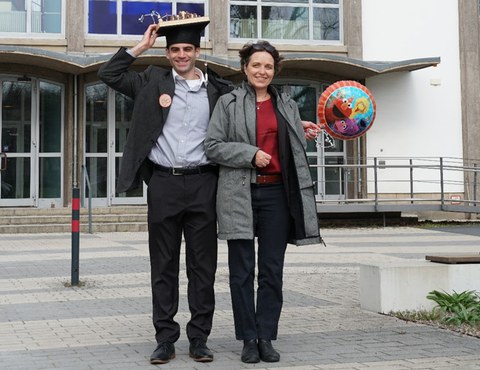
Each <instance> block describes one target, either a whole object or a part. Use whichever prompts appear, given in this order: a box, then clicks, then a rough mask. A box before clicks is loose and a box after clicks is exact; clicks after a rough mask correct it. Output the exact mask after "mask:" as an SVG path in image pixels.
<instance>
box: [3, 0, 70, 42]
mask: <svg viewBox="0 0 480 370" xmlns="http://www.w3.org/2000/svg"><path fill="white" fill-rule="evenodd" d="M33 1H35V0H25V8H26V9H25V12H26V19H27V20H26V24H25V26H26V30H25V32H17V31H12V32H2V31H0V37H1V38H6V39H12V38H15V39H18V38H32V39H59V38H65V34H66V33H65V28H66V26H65V23H66V18H67V17H66V14H67V8H66V1H67V0H60V3H61V14H60V32H59V33H47V32H32V2H33Z"/></svg>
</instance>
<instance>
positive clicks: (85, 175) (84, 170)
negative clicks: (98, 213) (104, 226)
mask: <svg viewBox="0 0 480 370" xmlns="http://www.w3.org/2000/svg"><path fill="white" fill-rule="evenodd" d="M82 179H83V183H84V184H85V187H86V189H87V190H88V197H87V199H88V233H89V234H92V233H93V231H92V189H91V186H90V177H89V176H88V171H87V168H86V167H85V165H82ZM80 199H81V202H82V207H85V194H82V196H81V198H80Z"/></svg>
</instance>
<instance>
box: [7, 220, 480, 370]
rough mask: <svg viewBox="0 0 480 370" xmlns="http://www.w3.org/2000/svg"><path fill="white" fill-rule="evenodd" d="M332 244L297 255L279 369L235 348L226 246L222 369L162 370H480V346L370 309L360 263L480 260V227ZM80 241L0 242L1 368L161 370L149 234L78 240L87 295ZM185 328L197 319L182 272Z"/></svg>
mask: <svg viewBox="0 0 480 370" xmlns="http://www.w3.org/2000/svg"><path fill="white" fill-rule="evenodd" d="M323 236H324V239H325V241H326V243H327V247H324V246H321V245H315V246H308V247H295V246H289V247H288V250H287V256H286V265H285V274H284V301H285V303H284V309H283V312H282V317H281V320H280V328H279V338H278V340H277V341H276V342H275V346H276V348H277V349H278V350H279V352H280V353H281V361H280V362H278V363H271V364H268V363H262V362H261V363H258V364H243V363H242V362H241V361H240V351H241V347H242V343H241V342H239V341H236V340H235V339H234V332H233V324H232V311H231V306H230V295H229V291H228V270H227V251H226V245H225V243H224V242H220V246H219V265H218V273H217V280H216V300H217V307H216V312H215V318H214V327H213V330H212V334H211V336H210V338H209V341H208V345H209V347H210V348H211V349H212V350H213V351H214V354H215V360H214V361H213V362H212V363H207V364H198V363H195V362H194V361H192V360H191V359H190V358H189V357H188V340H187V338H186V336H185V332H184V331H183V332H182V335H181V337H180V339H179V341H178V342H177V343H176V353H177V357H176V358H175V359H174V360H172V361H171V362H170V363H168V364H165V365H158V366H157V367H158V368H161V369H205V370H208V369H216V370H234V369H283V370H285V369H295V370H311V369H382V370H383V369H435V370H437V369H454V368H455V369H480V339H479V338H475V337H470V336H465V335H460V334H457V333H453V332H449V331H446V330H443V329H439V328H435V327H431V326H426V325H420V324H415V323H407V322H404V321H401V320H398V319H396V318H393V317H390V316H386V315H380V314H376V313H373V312H367V311H364V310H362V309H361V308H360V304H359V289H358V282H359V264H361V263H367V264H368V263H369V262H373V261H380V260H382V261H389V260H399V259H405V258H406V259H424V257H425V255H426V254H432V253H446V252H479V251H480V226H475V227H462V228H459V227H454V228H435V229H423V228H415V227H387V228H345V229H343V228H338V229H325V230H323ZM70 277H71V236H70V234H69V233H66V234H37V235H32V234H4V235H0V368H1V369H15V370H16V369H152V368H154V366H153V365H150V364H149V361H148V359H149V356H150V354H151V352H152V351H153V349H154V347H155V343H154V337H153V327H152V324H151V297H150V286H149V279H150V275H149V260H148V247H147V234H146V233H144V232H138V233H130V232H118V233H98V234H81V236H80V280H81V282H82V283H83V284H84V285H83V286H81V287H73V288H72V287H69V286H68V284H69V283H70ZM180 283H181V296H180V307H179V312H178V315H177V319H178V321H179V322H180V324H181V326H182V329H184V328H185V324H186V322H187V321H188V317H189V313H188V306H187V302H186V276H185V270H184V263H183V262H182V270H181V275H180Z"/></svg>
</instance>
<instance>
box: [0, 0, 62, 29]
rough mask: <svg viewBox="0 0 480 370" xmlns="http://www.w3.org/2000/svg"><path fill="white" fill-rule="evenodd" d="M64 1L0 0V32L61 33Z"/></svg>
mask: <svg viewBox="0 0 480 370" xmlns="http://www.w3.org/2000/svg"><path fill="white" fill-rule="evenodd" d="M64 1H65V0H11V1H4V0H0V32H2V33H4V32H5V33H14V35H15V37H18V36H19V34H22V33H24V34H29V35H31V34H42V35H45V34H56V35H58V34H59V33H62V19H63V17H62V9H64V4H63V3H64Z"/></svg>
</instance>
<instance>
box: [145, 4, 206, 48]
mask: <svg viewBox="0 0 480 370" xmlns="http://www.w3.org/2000/svg"><path fill="white" fill-rule="evenodd" d="M146 16H150V17H151V18H152V20H153V23H156V25H157V33H158V35H159V36H165V37H166V39H167V47H168V46H170V45H172V44H176V43H188V44H193V45H195V46H200V37H201V34H202V31H203V29H204V28H205V27H206V26H207V24H209V23H210V18H209V17H206V16H199V15H198V14H196V13H189V12H186V11H180V12H178V14H172V15H168V14H167V15H164V16H161V15H160V14H159V13H158V12H156V11H154V10H153V11H152V12H151V13H150V14H144V15H142V16H141V17H140V18H139V21H140V22H143V20H144V19H145V17H146Z"/></svg>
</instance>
